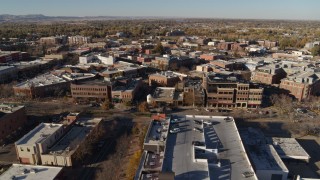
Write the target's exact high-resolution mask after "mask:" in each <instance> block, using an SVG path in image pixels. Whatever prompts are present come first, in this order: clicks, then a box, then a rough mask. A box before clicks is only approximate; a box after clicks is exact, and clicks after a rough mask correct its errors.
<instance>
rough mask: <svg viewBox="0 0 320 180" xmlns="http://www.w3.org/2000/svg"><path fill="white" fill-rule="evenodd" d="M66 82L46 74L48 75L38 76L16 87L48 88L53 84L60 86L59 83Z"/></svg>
mask: <svg viewBox="0 0 320 180" xmlns="http://www.w3.org/2000/svg"><path fill="white" fill-rule="evenodd" d="M65 82H67V81H66V80H65V79H63V78H61V77H59V76H56V75H53V74H50V73H46V74H42V75H40V76H37V77H35V78H33V79H30V80H27V81H25V82H22V83H19V84H17V85H16V87H19V88H29V87H31V86H35V87H40V86H47V85H51V84H59V83H65Z"/></svg>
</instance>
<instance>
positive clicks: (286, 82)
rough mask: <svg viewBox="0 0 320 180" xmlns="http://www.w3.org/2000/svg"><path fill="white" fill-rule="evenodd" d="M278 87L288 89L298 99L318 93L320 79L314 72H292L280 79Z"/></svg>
mask: <svg viewBox="0 0 320 180" xmlns="http://www.w3.org/2000/svg"><path fill="white" fill-rule="evenodd" d="M280 88H282V89H285V90H288V91H289V92H290V94H291V95H293V96H294V97H295V98H297V99H298V100H299V101H301V100H303V99H306V98H308V97H310V96H311V95H319V94H320V79H319V76H318V75H317V74H315V73H314V72H302V73H299V74H293V75H290V76H288V77H287V78H285V79H283V80H281V83H280Z"/></svg>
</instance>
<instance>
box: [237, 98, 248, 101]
mask: <svg viewBox="0 0 320 180" xmlns="http://www.w3.org/2000/svg"><path fill="white" fill-rule="evenodd" d="M237 100H238V101H247V100H248V98H237Z"/></svg>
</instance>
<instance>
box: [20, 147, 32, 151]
mask: <svg viewBox="0 0 320 180" xmlns="http://www.w3.org/2000/svg"><path fill="white" fill-rule="evenodd" d="M20 151H24V149H23V147H20ZM27 151H28V152H30V148H27Z"/></svg>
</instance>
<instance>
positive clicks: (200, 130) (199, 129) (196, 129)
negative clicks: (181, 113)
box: [193, 127, 203, 133]
mask: <svg viewBox="0 0 320 180" xmlns="http://www.w3.org/2000/svg"><path fill="white" fill-rule="evenodd" d="M193 130H195V131H199V132H201V133H202V132H203V129H202V128H198V127H195V128H193Z"/></svg>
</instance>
